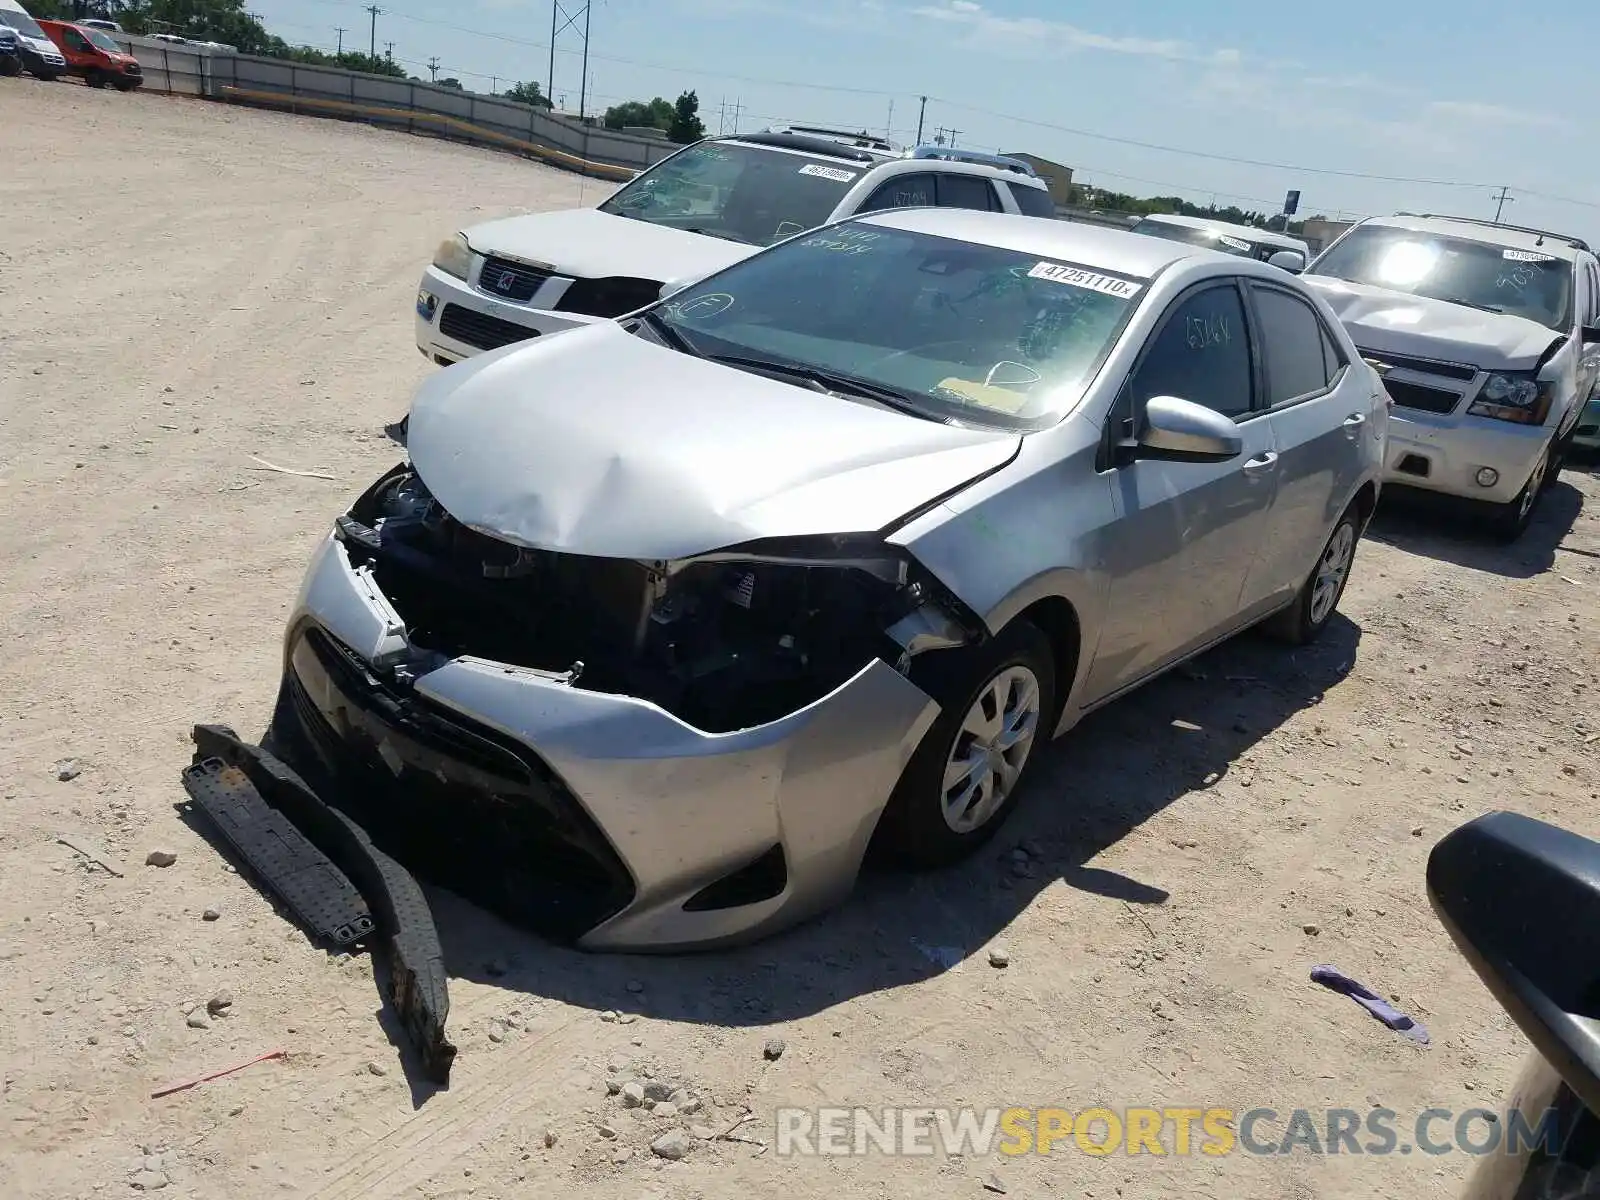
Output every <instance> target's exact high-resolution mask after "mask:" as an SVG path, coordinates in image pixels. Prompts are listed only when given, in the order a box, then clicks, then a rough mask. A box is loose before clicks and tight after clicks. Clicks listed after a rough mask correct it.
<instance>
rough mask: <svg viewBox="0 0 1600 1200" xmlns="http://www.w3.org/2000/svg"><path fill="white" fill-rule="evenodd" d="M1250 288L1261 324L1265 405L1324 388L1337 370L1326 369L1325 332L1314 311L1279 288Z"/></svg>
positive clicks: (1326, 338)
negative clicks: (1264, 367)
mask: <svg viewBox="0 0 1600 1200" xmlns="http://www.w3.org/2000/svg"><path fill="white" fill-rule="evenodd" d="M1250 291H1251V294H1252V296H1253V297H1254V299H1255V309H1256V317H1257V318H1258V319H1259V320H1260V323H1261V352H1262V354H1263V355H1264V356H1265V359H1266V365H1267V403H1268V405H1273V406H1275V405H1279V404H1284V403H1286V402H1288V401H1290V400H1295V399H1298V398H1300V397H1301V396H1309V395H1313V394H1315V393H1317V392H1325V391H1327V390H1328V387H1329V385H1330V384H1331V383H1332V380H1333V376H1334V375H1335V374H1336V373H1337V371H1336V370H1334V371H1330V370H1329V369H1328V368H1329V363H1328V346H1327V341H1328V337H1327V331H1326V330H1324V329H1323V327H1322V322H1321V320H1319V319H1318V317H1317V313H1316V310H1315V309H1313V308H1312V307H1311V305H1309V304H1307V303H1306V302H1305V301H1304V300H1302V299H1300V297H1299V296H1294V295H1291V294H1290V293H1288V292H1285V291H1280V290H1279V289H1278V288H1269V287H1260V286H1253V287H1252V288H1251V289H1250Z"/></svg>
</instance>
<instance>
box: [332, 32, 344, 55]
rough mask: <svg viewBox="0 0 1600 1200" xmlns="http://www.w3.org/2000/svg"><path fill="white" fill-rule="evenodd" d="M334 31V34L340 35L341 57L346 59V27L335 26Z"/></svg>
mask: <svg viewBox="0 0 1600 1200" xmlns="http://www.w3.org/2000/svg"><path fill="white" fill-rule="evenodd" d="M333 29H334V32H335V33H337V34H338V35H339V57H340V58H343V57H344V35H345V32H346V30H345V27H344V26H343V25H335V26H334V27H333Z"/></svg>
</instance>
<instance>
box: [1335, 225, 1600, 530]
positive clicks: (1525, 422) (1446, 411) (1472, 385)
mask: <svg viewBox="0 0 1600 1200" xmlns="http://www.w3.org/2000/svg"><path fill="white" fill-rule="evenodd" d="M1305 281H1306V282H1307V283H1308V284H1310V285H1311V286H1312V287H1314V288H1316V290H1317V291H1318V292H1320V293H1321V294H1322V296H1323V298H1324V299H1326V300H1327V301H1328V303H1329V304H1330V305H1331V306H1332V307H1333V311H1334V312H1335V313H1337V314H1338V316H1339V319H1340V320H1341V321H1343V322H1344V325H1345V327H1346V328H1347V329H1349V331H1350V334H1351V336H1352V337H1353V338H1354V339H1355V343H1356V345H1357V346H1358V347H1360V349H1361V352H1362V354H1363V355H1364V356H1366V357H1367V358H1368V359H1369V360H1370V361H1372V362H1373V364H1374V365H1375V366H1376V367H1377V368H1378V370H1379V371H1380V372H1382V373H1383V374H1384V385H1385V386H1386V387H1387V388H1388V391H1389V395H1390V396H1391V397H1392V398H1393V400H1394V404H1395V409H1394V419H1393V420H1392V421H1390V422H1389V449H1388V458H1387V461H1386V462H1385V464H1384V466H1385V471H1384V478H1385V480H1386V481H1388V482H1390V483H1395V484H1403V485H1410V486H1412V487H1418V488H1425V489H1427V490H1429V491H1434V492H1443V493H1446V494H1448V495H1451V496H1459V497H1465V498H1467V499H1469V500H1474V501H1479V502H1482V503H1483V504H1485V505H1486V506H1487V508H1488V513H1489V516H1490V520H1491V522H1492V524H1493V525H1494V527H1495V529H1496V531H1497V532H1498V533H1500V534H1501V535H1502V536H1504V537H1505V538H1507V539H1515V538H1517V537H1520V536H1521V534H1522V532H1523V530H1525V529H1526V528H1527V527H1528V523H1529V521H1530V520H1531V519H1532V517H1533V512H1534V508H1535V507H1536V505H1537V504H1538V502H1539V498H1540V496H1541V495H1542V494H1543V493H1544V492H1545V491H1546V490H1547V489H1548V486H1549V485H1550V484H1551V483H1552V482H1554V480H1555V478H1556V475H1557V473H1558V472H1559V471H1560V469H1561V462H1562V459H1563V457H1564V456H1565V454H1566V452H1567V450H1568V448H1569V447H1570V446H1571V444H1572V438H1573V435H1574V433H1575V432H1576V431H1577V426H1578V418H1579V414H1580V413H1581V411H1582V409H1583V406H1584V402H1585V400H1586V399H1587V398H1588V396H1589V394H1590V391H1591V389H1592V388H1593V387H1594V385H1595V379H1596V374H1597V371H1600V264H1597V263H1596V259H1595V256H1594V254H1593V253H1592V252H1591V251H1590V249H1589V247H1588V246H1587V245H1585V244H1584V243H1583V242H1582V241H1580V240H1579V239H1577V238H1574V237H1568V236H1565V235H1563V234H1556V233H1549V232H1546V231H1543V230H1538V229H1524V228H1522V227H1520V226H1511V225H1497V224H1493V223H1491V222H1488V221H1476V220H1472V219H1470V218H1466V217H1438V216H1412V215H1410V214H1406V213H1402V214H1400V215H1398V216H1393V217H1371V218H1368V219H1367V220H1365V221H1362V222H1360V223H1359V224H1357V225H1354V226H1352V227H1351V228H1350V229H1349V230H1347V231H1346V232H1345V233H1344V234H1342V235H1341V236H1340V237H1339V239H1338V240H1337V241H1335V242H1334V243H1333V244H1332V245H1331V246H1329V247H1328V248H1327V249H1326V250H1324V251H1323V252H1322V254H1321V255H1320V256H1319V257H1318V258H1316V259H1315V260H1314V261H1313V262H1312V263H1311V265H1310V266H1309V267H1307V268H1306V274H1305Z"/></svg>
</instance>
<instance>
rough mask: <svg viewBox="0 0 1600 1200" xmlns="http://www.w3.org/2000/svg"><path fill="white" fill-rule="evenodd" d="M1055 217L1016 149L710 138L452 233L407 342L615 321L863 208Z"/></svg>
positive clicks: (461, 354) (791, 133) (501, 338)
mask: <svg viewBox="0 0 1600 1200" xmlns="http://www.w3.org/2000/svg"><path fill="white" fill-rule="evenodd" d="M925 205H931V206H936V207H940V208H969V209H979V210H983V211H988V212H1006V213H1019V214H1022V215H1024V216H1036V217H1052V218H1053V217H1054V216H1055V204H1054V202H1053V201H1052V200H1051V198H1050V193H1049V191H1048V190H1047V189H1046V187H1045V184H1044V182H1043V181H1042V180H1040V179H1039V177H1038V176H1037V175H1036V174H1035V173H1034V171H1033V169H1032V168H1031V167H1029V166H1028V165H1027V164H1025V163H1023V162H1022V161H1020V160H1018V159H1012V158H1003V157H1001V156H999V155H986V154H978V153H975V152H972V151H965V150H951V149H946V148H939V147H931V146H929V147H920V148H918V149H916V150H911V151H902V150H899V149H896V148H894V147H892V146H890V145H889V144H888V143H886V142H882V141H878V140H875V139H871V138H867V137H863V136H857V135H843V134H834V133H832V132H831V131H819V130H805V131H801V130H797V129H792V128H791V129H785V130H768V131H767V132H765V133H749V134H739V135H736V136H730V137H714V138H706V139H704V140H703V141H699V142H695V143H693V144H691V145H688V146H685V147H684V148H683V149H682V150H679V151H678V152H676V153H675V154H672V155H670V156H668V157H667V158H664V159H662V160H661V161H660V162H658V163H656V164H655V165H654V166H652V167H651V168H650V169H649V170H647V171H645V172H643V173H642V174H640V175H639V176H637V177H636V178H635V179H633V180H632V181H631V182H629V183H627V184H625V185H624V186H623V187H622V188H620V189H619V190H618V191H617V192H616V193H615V194H613V195H612V196H611V197H610V198H609V199H608V200H606V201H605V202H604V203H603V204H601V205H600V206H599V207H598V208H579V209H571V210H569V211H565V212H550V213H535V214H531V215H528V216H521V217H508V218H505V219H504V220H499V221H490V222H487V223H485V224H483V225H476V226H473V227H472V228H470V229H466V230H464V231H462V232H461V233H458V234H456V235H455V236H454V237H452V238H449V239H447V240H446V241H445V242H444V243H443V244H442V245H441V246H440V247H439V250H438V253H436V254H435V255H434V259H433V265H432V266H430V267H428V269H427V270H426V271H425V272H424V273H423V276H422V286H421V288H420V290H419V291H418V293H417V302H416V334H417V348H418V349H419V350H421V351H422V353H423V354H425V355H427V356H428V357H429V358H431V359H433V360H434V361H435V362H438V363H440V364H448V363H451V362H456V361H459V360H460V359H464V358H469V357H471V356H472V355H474V354H479V353H481V352H482V351H485V350H492V349H495V348H497V347H499V346H505V345H509V344H510V343H512V342H519V341H524V340H526V339H528V338H531V337H537V336H539V335H540V334H549V333H555V332H559V331H560V330H563V329H568V328H571V327H573V326H575V325H582V324H588V323H590V322H592V321H595V320H597V319H605V318H609V317H618V316H621V315H622V314H624V313H628V312H632V311H633V310H634V309H637V308H642V307H644V306H645V305H646V304H650V303H652V302H654V301H655V300H656V299H657V298H659V296H660V294H661V289H662V287H663V285H665V284H669V283H679V282H686V281H688V280H692V279H695V278H699V277H700V276H704V275H709V274H710V273H711V272H712V271H716V270H720V269H721V268H723V267H726V266H729V265H731V264H732V263H734V262H737V261H738V260H739V259H741V258H744V257H746V256H747V255H750V254H754V253H755V252H756V251H757V250H759V249H760V248H761V247H763V246H767V245H771V244H772V243H773V242H777V241H782V240H783V239H785V238H788V237H791V236H793V235H795V234H798V233H804V232H805V231H806V230H808V229H812V228H815V227H816V226H818V225H825V224H827V223H828V222H830V221H837V220H839V219H841V218H843V217H847V216H851V215H853V214H855V213H858V212H870V211H874V210H877V209H884V208H897V207H911V206H925Z"/></svg>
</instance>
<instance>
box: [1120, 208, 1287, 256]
mask: <svg viewBox="0 0 1600 1200" xmlns="http://www.w3.org/2000/svg"><path fill="white" fill-rule="evenodd" d="M1141 220H1144V221H1154V222H1156V223H1157V224H1159V225H1182V226H1183V227H1184V228H1186V229H1213V230H1215V231H1216V232H1218V233H1231V234H1232V235H1233V236H1234V237H1240V238H1246V239H1248V240H1249V241H1252V242H1255V243H1256V244H1257V245H1260V246H1281V247H1282V248H1283V249H1285V250H1304V249H1305V248H1306V244H1305V242H1303V241H1301V240H1300V239H1299V238H1297V237H1294V236H1293V235H1291V234H1284V233H1277V232H1275V231H1273V230H1271V229H1261V228H1258V227H1257V226H1255V225H1236V224H1234V223H1233V222H1232V221H1218V220H1215V219H1214V218H1212V217H1186V216H1184V215H1183V214H1182V213H1148V214H1146V215H1145V216H1144V217H1143V218H1141Z"/></svg>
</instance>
